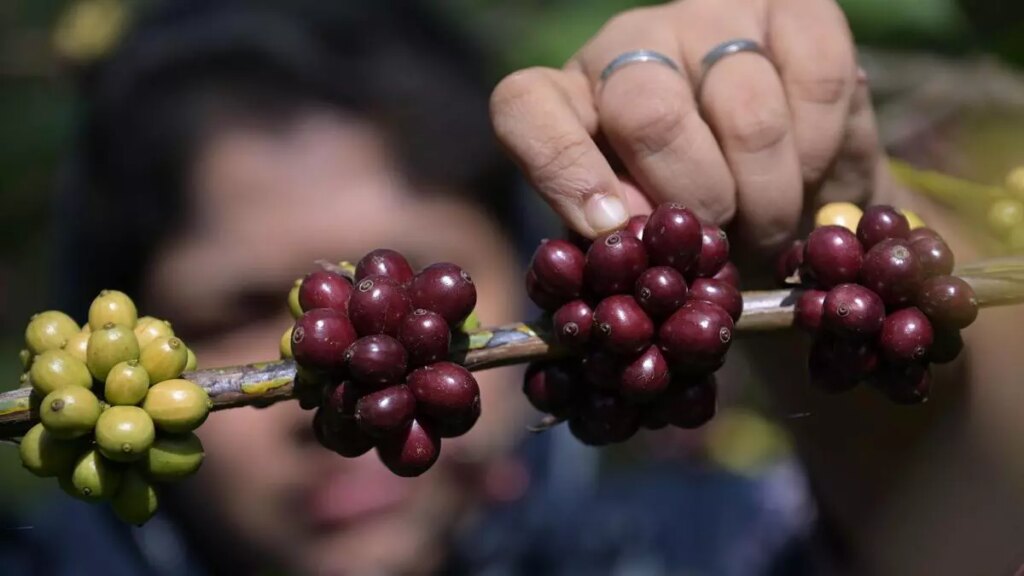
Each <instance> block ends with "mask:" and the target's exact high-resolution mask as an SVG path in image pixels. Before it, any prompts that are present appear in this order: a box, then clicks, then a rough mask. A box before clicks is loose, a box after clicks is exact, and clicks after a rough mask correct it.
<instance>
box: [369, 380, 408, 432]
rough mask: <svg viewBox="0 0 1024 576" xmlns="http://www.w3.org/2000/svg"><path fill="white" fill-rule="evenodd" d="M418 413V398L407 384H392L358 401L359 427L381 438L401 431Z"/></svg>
mask: <svg viewBox="0 0 1024 576" xmlns="http://www.w3.org/2000/svg"><path fill="white" fill-rule="evenodd" d="M415 413H416V399H415V398H414V397H413V395H412V392H410V391H409V388H408V387H407V386H391V387H389V388H384V389H383V390H377V391H376V392H370V393H369V394H366V395H365V396H363V397H362V398H360V399H359V401H358V402H356V422H357V423H358V424H359V428H360V429H361V430H362V431H363V432H366V433H367V434H369V435H370V436H373V437H374V438H381V437H384V436H388V435H391V434H394V433H396V432H399V431H401V430H402V429H403V428H405V427H406V426H408V425H409V422H410V421H411V420H412V418H413V416H414V415H415Z"/></svg>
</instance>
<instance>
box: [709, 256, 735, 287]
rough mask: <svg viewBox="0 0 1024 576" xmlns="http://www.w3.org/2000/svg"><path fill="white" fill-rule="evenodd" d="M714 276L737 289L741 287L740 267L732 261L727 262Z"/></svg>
mask: <svg viewBox="0 0 1024 576" xmlns="http://www.w3.org/2000/svg"><path fill="white" fill-rule="evenodd" d="M712 278H714V279H715V280H721V281H722V282H725V283H726V284H729V285H731V286H732V287H733V288H736V289H737V290H739V289H740V269H739V268H737V267H736V265H735V264H733V263H732V262H726V263H725V266H722V269H721V270H719V271H718V274H715V275H714V276H712Z"/></svg>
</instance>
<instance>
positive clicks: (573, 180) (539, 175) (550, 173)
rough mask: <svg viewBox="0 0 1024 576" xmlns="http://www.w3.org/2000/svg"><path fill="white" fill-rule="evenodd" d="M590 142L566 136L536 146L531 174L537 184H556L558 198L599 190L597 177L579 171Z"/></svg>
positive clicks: (554, 187) (554, 188) (590, 144)
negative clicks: (559, 196)
mask: <svg viewBox="0 0 1024 576" xmlns="http://www.w3.org/2000/svg"><path fill="white" fill-rule="evenodd" d="M591 146H592V143H591V142H590V141H588V140H586V139H584V138H583V137H582V136H578V135H565V136H561V137H554V138H549V139H548V140H546V141H545V142H542V143H539V144H538V148H537V153H536V157H535V158H534V159H533V166H532V168H530V172H531V173H532V174H533V179H534V180H535V181H536V182H544V183H555V182H557V183H558V184H557V185H553V188H552V190H554V192H555V193H556V194H559V195H573V196H574V195H579V196H582V195H583V194H584V193H586V192H589V191H593V190H595V189H596V188H598V187H599V181H598V178H597V177H596V176H594V175H590V173H589V172H590V171H588V170H583V169H581V168H580V166H581V165H582V160H583V158H584V157H585V156H586V155H587V154H588V153H589V150H590V147H591Z"/></svg>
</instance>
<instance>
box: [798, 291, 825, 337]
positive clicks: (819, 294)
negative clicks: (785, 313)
mask: <svg viewBox="0 0 1024 576" xmlns="http://www.w3.org/2000/svg"><path fill="white" fill-rule="evenodd" d="M826 295H828V292H825V291H824V290H804V291H803V292H802V293H801V294H800V296H799V297H797V299H796V305H795V306H794V310H793V313H794V316H793V323H794V324H795V325H796V327H797V328H800V329H801V330H803V331H804V332H807V333H809V334H815V333H817V332H818V330H819V329H820V328H821V316H822V313H823V312H824V311H825V296H826Z"/></svg>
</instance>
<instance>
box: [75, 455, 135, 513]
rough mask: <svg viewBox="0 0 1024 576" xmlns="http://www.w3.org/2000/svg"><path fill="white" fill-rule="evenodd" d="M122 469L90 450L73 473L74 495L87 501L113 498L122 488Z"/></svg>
mask: <svg viewBox="0 0 1024 576" xmlns="http://www.w3.org/2000/svg"><path fill="white" fill-rule="evenodd" d="M121 475H122V471H121V468H120V467H118V466H117V465H116V464H113V463H111V462H109V461H108V460H107V459H106V458H104V457H103V456H102V455H101V454H100V453H99V451H97V450H89V451H88V452H86V453H85V454H84V455H83V456H82V457H81V458H79V460H78V463H76V464H75V468H74V470H72V471H71V486H70V487H69V488H71V489H72V490H73V492H72V494H73V495H74V496H78V497H79V498H82V499H85V500H92V501H99V500H106V499H109V498H112V497H113V496H114V494H117V490H118V488H120V487H121Z"/></svg>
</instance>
